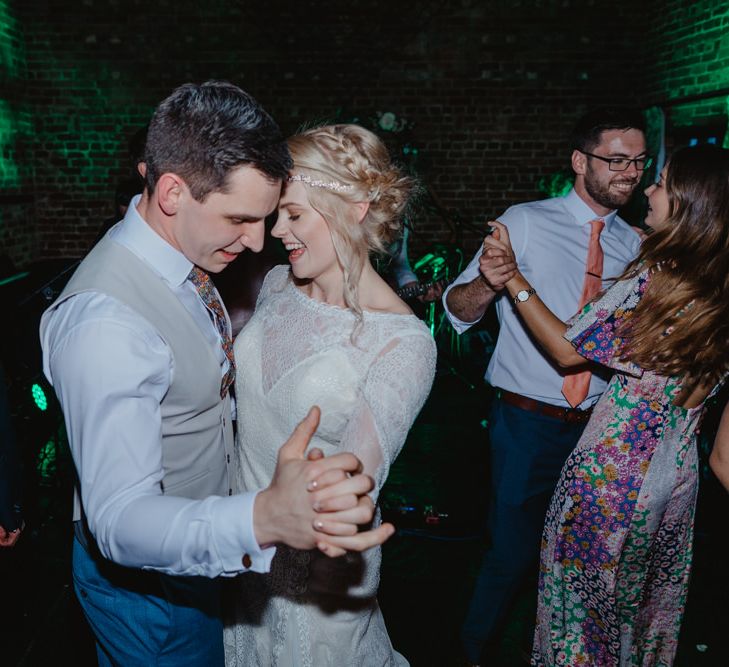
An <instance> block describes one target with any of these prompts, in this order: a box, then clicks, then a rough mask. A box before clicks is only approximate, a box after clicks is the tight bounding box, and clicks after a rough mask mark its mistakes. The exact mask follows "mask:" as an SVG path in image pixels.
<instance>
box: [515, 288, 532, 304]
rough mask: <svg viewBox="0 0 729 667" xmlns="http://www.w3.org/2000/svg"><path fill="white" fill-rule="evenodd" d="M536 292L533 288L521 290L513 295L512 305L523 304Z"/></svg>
mask: <svg viewBox="0 0 729 667" xmlns="http://www.w3.org/2000/svg"><path fill="white" fill-rule="evenodd" d="M536 293H537V290H535V289H534V288H533V287H530V288H529V289H522V290H519V291H518V292H517V293H516V294H515V295H514V305H519V304H520V303H524V302H525V301H526V300H527V299H528V298H529V297H530V296H531V295H532V294H536Z"/></svg>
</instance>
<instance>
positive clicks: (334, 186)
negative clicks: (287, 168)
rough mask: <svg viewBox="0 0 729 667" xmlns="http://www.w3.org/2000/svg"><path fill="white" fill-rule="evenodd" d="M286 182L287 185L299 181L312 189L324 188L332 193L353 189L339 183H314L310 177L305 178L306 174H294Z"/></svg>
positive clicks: (350, 186)
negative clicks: (287, 182)
mask: <svg viewBox="0 0 729 667" xmlns="http://www.w3.org/2000/svg"><path fill="white" fill-rule="evenodd" d="M288 180H289V183H291V182H292V181H301V182H302V183H306V184H307V185H309V186H311V187H312V188H324V189H325V190H332V191H333V192H349V191H350V190H352V188H353V187H354V186H352V185H345V184H344V183H340V182H339V181H315V180H314V179H313V178H312V177H311V176H307V175H306V174H294V175H293V176H289V179H288Z"/></svg>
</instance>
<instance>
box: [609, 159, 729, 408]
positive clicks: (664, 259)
mask: <svg viewBox="0 0 729 667" xmlns="http://www.w3.org/2000/svg"><path fill="white" fill-rule="evenodd" d="M665 187H666V191H667V195H668V204H669V209H668V220H667V223H668V224H667V225H666V226H665V227H664V228H663V229H661V230H659V231H657V232H655V233H653V234H651V235H650V236H649V237H648V238H647V239H646V240H645V241H644V242H643V245H642V246H641V250H640V253H639V255H638V257H637V258H636V259H635V260H634V261H633V262H631V263H630V264H629V265H628V267H627V268H626V270H625V272H624V273H623V276H622V277H624V278H625V277H632V276H635V275H636V274H637V273H639V272H641V271H643V270H645V269H646V268H648V269H649V270H650V271H651V276H650V280H649V282H648V286H647V288H646V291H645V294H644V295H643V298H642V299H641V300H640V303H639V304H638V306H637V307H636V309H635V312H634V314H633V317H632V318H630V319H629V320H627V321H626V322H625V324H624V325H623V326H622V327H621V332H620V333H621V334H622V335H623V336H625V338H626V342H627V343H628V344H627V346H626V349H627V350H628V351H627V353H626V355H625V356H626V358H628V359H630V360H631V361H633V362H635V363H636V364H638V365H639V366H640V367H641V368H644V369H646V370H652V371H655V372H657V373H659V374H661V375H664V376H671V377H680V378H682V383H683V391H682V396H683V397H685V396H687V395H688V394H689V393H690V391H691V390H693V389H694V388H696V387H697V386H699V385H702V386H708V387H712V386H713V385H715V384H716V383H717V382H718V381H719V380H720V379H721V377H722V376H723V375H724V374H725V373H726V372H727V369H729V151H727V150H725V149H721V148H717V147H716V146H699V147H695V148H683V149H680V150H678V151H676V152H675V153H674V154H673V156H672V157H671V159H670V161H669V164H668V169H667V176H666V181H665Z"/></svg>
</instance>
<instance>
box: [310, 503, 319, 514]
mask: <svg viewBox="0 0 729 667" xmlns="http://www.w3.org/2000/svg"><path fill="white" fill-rule="evenodd" d="M311 508H312V509H313V510H314V511H315V512H321V503H319V502H315V503H314V504H313V505H312V506H311Z"/></svg>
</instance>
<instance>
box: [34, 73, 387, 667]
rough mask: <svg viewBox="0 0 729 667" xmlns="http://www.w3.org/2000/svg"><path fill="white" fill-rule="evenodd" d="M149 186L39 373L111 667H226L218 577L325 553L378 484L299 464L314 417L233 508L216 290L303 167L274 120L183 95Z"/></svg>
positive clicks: (166, 115)
mask: <svg viewBox="0 0 729 667" xmlns="http://www.w3.org/2000/svg"><path fill="white" fill-rule="evenodd" d="M145 164H146V175H145V178H146V187H145V191H144V193H143V195H142V196H141V197H136V198H135V199H134V200H133V201H132V204H131V205H130V207H129V209H128V211H127V213H126V215H125V217H124V219H123V220H122V221H121V222H120V223H119V224H117V225H116V226H114V227H113V228H112V229H111V230H110V231H109V233H108V234H107V235H106V236H105V237H104V238H103V239H102V240H101V241H100V242H99V243H98V245H96V246H95V247H94V249H93V250H92V251H91V252H90V253H89V255H88V256H87V257H86V258H85V259H84V261H83V262H82V263H81V265H80V266H79V268H78V269H77V271H76V273H75V274H74V275H73V277H72V278H71V280H70V281H69V283H68V285H67V286H66V288H65V289H64V291H63V293H62V294H61V295H60V297H59V298H58V300H57V301H56V302H55V303H54V304H53V305H52V306H51V307H50V308H49V309H48V311H46V313H45V314H44V316H43V319H42V321H41V343H42V347H43V363H44V371H45V374H46V376H47V377H48V379H49V381H50V382H51V383H52V384H53V386H54V388H55V391H56V393H57V395H58V398H59V401H60V403H61V406H62V408H63V413H64V417H65V423H66V428H67V432H68V438H69V444H70V448H71V452H72V455H73V459H74V463H75V466H76V471H77V474H78V488H77V494H76V502H75V512H74V515H75V516H74V519H75V522H74V530H75V538H74V547H73V579H74V586H75V590H76V594H77V596H78V598H79V601H80V603H81V606H82V607H83V610H84V613H85V615H86V617H87V619H88V621H89V623H90V625H91V627H92V629H93V631H94V634H95V636H96V640H97V653H98V658H99V664H100V665H151V664H154V665H160V666H162V665H169V666H170V667H172V666H174V667H179V666H180V665H201V666H202V665H206V666H207V665H216V664H218V665H220V664H222V663H223V645H222V625H221V619H220V615H219V607H218V605H219V579H217V578H218V577H220V576H234V575H237V574H239V573H241V572H246V571H249V570H251V571H254V572H265V571H267V570H268V568H269V566H270V563H271V559H272V557H273V554H274V551H275V547H274V546H273V545H274V544H275V543H277V542H283V543H286V544H289V545H291V546H293V547H296V548H299V549H310V548H314V547H318V548H319V549H321V550H322V551H323V552H324V553H326V554H328V555H330V556H337V555H341V554H343V553H345V551H346V550H355V551H361V550H364V549H367V548H369V547H371V546H374V545H376V544H381V543H382V542H384V541H385V540H386V539H387V538H388V537H389V536H390V535H391V534H392V526H389V525H386V524H385V525H383V526H381V527H380V528H378V529H377V530H372V531H367V532H357V526H358V525H359V524H366V523H368V522H369V521H370V520H371V518H372V515H373V505H372V501H371V500H370V498H369V497H368V496H367V495H366V494H367V492H368V491H369V490H370V489H371V488H372V480H371V479H370V478H369V477H367V476H365V475H362V474H360V470H361V466H360V463H359V461H358V460H357V459H356V458H355V457H354V456H353V455H351V454H340V455H336V456H332V457H329V458H321V456H317V455H316V453H315V454H313V455H310V456H309V458H308V459H307V458H305V454H304V452H305V449H306V446H307V444H308V442H309V439H310V437H311V435H312V434H313V432H314V431H315V430H316V427H317V424H318V410H317V409H313V410H312V411H311V412H310V414H309V415H308V416H307V417H306V419H304V421H303V422H301V424H300V425H299V426H298V427H297V429H296V430H295V431H294V433H293V435H292V436H291V438H289V440H288V441H287V442H286V443H285V444H284V445H283V447H282V448H281V450H280V452H279V457H278V466H277V468H276V472H275V475H274V478H273V480H272V482H271V485H270V486H269V487H268V488H266V489H264V490H262V491H260V492H247V493H237V492H236V490H235V489H234V486H233V484H234V483H233V481H232V480H233V479H234V474H233V470H232V468H231V465H230V462H231V460H232V456H233V451H232V446H233V428H232V424H231V416H232V406H231V396H230V391H229V387H230V383H231V382H232V379H233V373H234V358H233V355H232V346H231V340H230V322H229V319H228V317H227V313H226V311H225V309H224V308H223V306H222V304H221V303H220V300H219V298H218V294H217V291H216V290H215V288H214V287H213V286H212V283H211V282H210V278H209V276H208V273H217V272H219V271H222V270H223V269H224V268H225V267H226V266H227V265H228V264H230V263H231V262H232V261H233V260H234V259H235V258H236V257H237V256H238V255H239V254H240V253H241V252H243V251H244V250H245V249H246V248H250V249H251V250H252V251H254V252H258V251H260V250H261V248H262V247H263V237H264V219H265V218H266V217H267V216H268V215H269V214H270V213H272V212H273V211H274V210H275V209H276V205H277V202H278V198H279V193H280V190H281V184H282V182H283V179H284V178H285V177H286V176H287V173H288V171H289V169H290V168H291V166H292V163H291V158H290V156H289V153H288V150H287V148H286V144H285V142H284V141H283V138H282V136H281V133H280V130H279V128H278V127H277V126H276V124H275V123H274V121H273V120H272V119H271V117H270V116H269V115H268V114H267V113H266V112H265V111H264V110H263V109H262V108H261V107H260V106H259V105H258V103H257V102H256V101H255V100H254V99H253V98H251V97H250V96H249V95H248V94H246V93H245V92H243V91H242V90H240V89H239V88H237V87H236V86H233V85H231V84H228V83H224V82H208V83H205V84H202V85H192V84H186V85H183V86H181V87H179V88H178V89H176V90H175V91H174V92H173V93H172V94H171V95H170V96H169V97H168V98H167V99H166V100H164V101H163V102H162V103H161V104H160V105H159V107H158V108H157V110H156V111H155V114H154V116H153V118H152V121H151V123H150V126H149V131H148V136H147V145H146V150H145Z"/></svg>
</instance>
